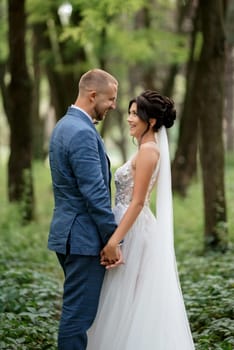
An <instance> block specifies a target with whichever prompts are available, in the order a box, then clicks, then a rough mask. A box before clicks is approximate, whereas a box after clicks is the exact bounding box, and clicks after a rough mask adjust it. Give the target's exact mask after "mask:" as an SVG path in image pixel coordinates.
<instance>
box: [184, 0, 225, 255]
mask: <svg viewBox="0 0 234 350" xmlns="http://www.w3.org/2000/svg"><path fill="white" fill-rule="evenodd" d="M199 6H200V9H201V25H202V35H203V43H202V49H201V54H200V58H199V61H198V64H197V70H196V76H195V82H194V88H193V96H194V97H193V104H192V106H191V108H192V110H193V109H194V110H195V109H196V110H197V117H198V119H199V126H200V135H201V138H200V141H201V144H200V158H201V165H202V179H203V195H204V209H205V213H204V214H205V215H204V216H205V246H206V248H207V249H221V250H225V249H226V248H227V218H226V200H225V190H224V145H223V115H224V110H223V100H224V69H225V31H224V21H225V16H224V4H223V1H222V0H213V1H211V2H209V1H200V2H199Z"/></svg>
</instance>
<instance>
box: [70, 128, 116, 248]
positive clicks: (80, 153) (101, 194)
mask: <svg viewBox="0 0 234 350" xmlns="http://www.w3.org/2000/svg"><path fill="white" fill-rule="evenodd" d="M76 138H77V139H78V140H79V142H77V141H76V140H77V139H76ZM69 148H70V156H69V159H70V162H71V167H72V169H73V172H74V175H75V177H76V181H77V184H78V188H79V190H80V192H81V193H82V196H83V198H84V199H85V201H86V205H87V210H88V212H89V214H90V216H91V217H92V219H93V221H94V222H95V224H96V226H97V227H98V231H99V233H100V235H101V238H102V241H103V243H104V244H105V243H106V242H107V241H108V239H109V238H110V236H111V235H112V233H113V232H114V230H115V228H116V227H117V225H116V222H115V218H114V214H113V212H112V210H111V201H110V194H109V189H108V188H107V186H106V184H105V181H104V178H103V173H102V168H101V160H100V155H99V151H98V142H97V136H96V134H95V131H93V130H92V129H90V130H85V131H84V130H82V131H78V132H77V133H76V135H75V137H73V140H72V142H71V145H70V147H69Z"/></svg>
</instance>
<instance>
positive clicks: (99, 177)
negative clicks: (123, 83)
mask: <svg viewBox="0 0 234 350" xmlns="http://www.w3.org/2000/svg"><path fill="white" fill-rule="evenodd" d="M49 159H50V168H51V176H52V182H53V191H54V201H55V208H54V214H53V218H52V222H51V226H50V233H49V240H48V247H49V249H51V250H54V251H56V252H58V253H62V254H65V253H66V246H67V241H68V239H69V242H70V252H71V254H81V255H98V254H99V253H100V250H101V248H102V247H103V246H104V245H105V243H106V242H107V241H108V239H109V238H110V236H111V234H112V233H113V232H114V230H115V228H116V223H115V219H114V215H113V213H112V211H111V200H110V167H109V162H108V159H107V156H106V154H105V149H104V145H103V142H102V139H101V137H100V135H99V134H98V132H97V131H96V128H95V126H94V125H93V123H92V121H91V120H90V119H89V118H88V117H87V116H86V115H85V114H84V113H83V112H82V111H79V110H78V109H76V108H72V107H70V108H69V109H68V111H67V114H66V115H65V116H64V117H63V118H62V119H61V120H60V121H59V122H58V123H57V124H56V126H55V128H54V130H53V133H52V136H51V141H50V148H49Z"/></svg>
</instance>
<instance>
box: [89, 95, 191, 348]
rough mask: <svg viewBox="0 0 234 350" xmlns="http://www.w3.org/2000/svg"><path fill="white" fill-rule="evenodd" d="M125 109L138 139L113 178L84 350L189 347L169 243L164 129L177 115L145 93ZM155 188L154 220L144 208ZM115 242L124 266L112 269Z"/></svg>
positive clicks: (163, 99) (165, 103)
mask: <svg viewBox="0 0 234 350" xmlns="http://www.w3.org/2000/svg"><path fill="white" fill-rule="evenodd" d="M128 112H129V116H128V123H129V127H130V135H131V136H133V137H134V138H135V139H136V140H137V142H138V151H137V153H136V154H135V155H134V156H133V157H132V158H131V159H130V160H129V161H128V162H127V163H125V164H124V165H123V166H121V167H120V168H119V169H118V170H117V171H116V174H115V184H116V205H115V208H114V213H115V217H116V221H117V223H118V228H117V229H116V231H115V232H114V234H113V235H112V237H111V238H110V240H109V242H108V243H107V245H106V246H105V247H104V249H103V251H102V254H101V263H102V264H104V265H107V266H106V267H107V270H108V271H107V272H106V275H105V279H104V283H103V287H102V292H101V297H100V302H99V307H98V312H97V316H96V319H95V322H94V324H93V325H92V327H91V329H90V330H89V332H88V347H87V349H88V350H192V349H194V344H193V339H192V336H191V331H190V327H189V323H188V318H187V315H186V310H185V306H184V301H183V296H182V293H181V288H180V283H179V279H178V273H177V267H176V260H175V253H174V243H173V210H172V194H171V175H170V159H169V151H168V143H167V134H166V129H165V128H169V127H171V126H172V125H173V123H174V120H175V118H176V111H175V109H174V102H173V101H172V100H171V99H169V98H168V97H165V96H162V95H160V94H159V93H158V92H156V91H151V90H146V91H145V92H143V93H142V94H141V95H139V96H138V97H137V98H136V99H133V100H131V101H130V103H129V110H128ZM154 186H156V188H157V190H156V193H157V202H156V210H157V215H156V217H155V216H154V215H153V213H152V212H151V210H150V208H149V202H150V194H151V192H152V190H153V188H154ZM122 241H123V243H122V254H123V257H124V260H125V263H124V264H122V265H119V266H118V267H115V265H118V263H117V264H115V261H116V256H117V252H118V251H119V250H118V246H119V244H120V242H122ZM110 262H113V263H112V264H110ZM111 267H115V268H113V269H112V268H111Z"/></svg>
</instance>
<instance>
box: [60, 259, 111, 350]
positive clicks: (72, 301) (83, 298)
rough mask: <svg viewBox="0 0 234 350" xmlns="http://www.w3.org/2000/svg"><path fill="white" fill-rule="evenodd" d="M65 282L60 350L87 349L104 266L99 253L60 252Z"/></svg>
mask: <svg viewBox="0 0 234 350" xmlns="http://www.w3.org/2000/svg"><path fill="white" fill-rule="evenodd" d="M57 256H58V259H59V262H60V264H61V266H62V268H63V271H64V275H65V281H64V293H63V306H62V314H61V319H60V324H59V334H58V349H59V350H85V349H86V346H87V330H88V329H89V328H90V326H91V325H92V323H93V321H94V318H95V316H96V312H97V307H98V301H99V296H100V291H101V287H102V282H103V278H104V274H105V268H104V267H103V266H101V265H100V257H99V256H84V255H75V254H72V255H70V254H68V255H63V254H59V253H57Z"/></svg>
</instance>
